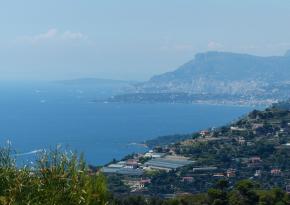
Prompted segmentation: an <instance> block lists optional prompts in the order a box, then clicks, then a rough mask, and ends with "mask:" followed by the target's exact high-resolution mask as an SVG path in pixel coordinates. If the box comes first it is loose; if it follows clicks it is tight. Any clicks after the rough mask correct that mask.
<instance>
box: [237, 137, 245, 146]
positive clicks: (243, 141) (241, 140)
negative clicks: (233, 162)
mask: <svg viewBox="0 0 290 205" xmlns="http://www.w3.org/2000/svg"><path fill="white" fill-rule="evenodd" d="M237 142H238V143H239V144H240V145H244V144H246V140H245V138H244V137H238V139H237Z"/></svg>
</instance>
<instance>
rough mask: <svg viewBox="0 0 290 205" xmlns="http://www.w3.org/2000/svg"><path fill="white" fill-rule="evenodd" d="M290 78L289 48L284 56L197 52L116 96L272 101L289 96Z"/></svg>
mask: <svg viewBox="0 0 290 205" xmlns="http://www.w3.org/2000/svg"><path fill="white" fill-rule="evenodd" d="M289 79H290V55H289V51H288V52H287V53H286V54H285V55H284V56H270V57H260V56H253V55H248V54H238V53H229V52H207V53H199V54H197V55H196V56H195V58H194V59H193V60H191V61H189V62H187V63H185V64H184V65H182V66H180V67H179V68H177V69H176V70H174V71H172V72H168V73H164V74H161V75H157V76H153V77H152V78H151V79H150V80H149V81H147V82H144V83H139V84H136V86H135V90H133V91H132V93H131V94H130V95H129V97H128V96H126V98H123V97H124V96H117V97H116V98H114V99H115V100H116V99H117V101H138V99H139V101H148V98H146V95H148V94H151V95H154V94H161V93H162V94H166V95H167V101H170V99H172V98H174V95H173V94H175V95H176V93H186V94H188V95H190V96H193V97H190V99H188V98H185V99H184V101H185V102H188V101H193V102H196V101H198V100H202V101H204V100H203V98H205V97H203V98H198V97H197V98H196V97H195V96H196V95H202V96H206V97H208V98H210V99H211V100H213V101H214V100H215V99H216V101H218V102H221V101H222V99H223V98H224V96H226V99H229V100H228V101H233V102H237V101H241V100H242V101H243V100H245V101H252V102H255V101H261V102H262V104H271V103H273V102H275V101H276V100H284V99H287V98H289V97H290V94H289V93H288V89H289V88H290V84H289ZM136 95H139V96H136ZM140 95H141V97H140ZM157 96H158V95H157ZM219 96H223V97H219ZM140 99H141V100H140ZM155 101H156V100H155ZM205 101H206V100H205Z"/></svg>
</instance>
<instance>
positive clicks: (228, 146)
mask: <svg viewBox="0 0 290 205" xmlns="http://www.w3.org/2000/svg"><path fill="white" fill-rule="evenodd" d="M289 107H290V104H289V103H279V104H276V105H273V106H271V107H269V108H267V109H265V110H263V111H259V110H254V111H252V112H251V113H249V114H248V115H247V116H245V117H243V118H241V119H239V120H238V121H236V122H234V123H232V124H230V125H226V126H223V127H220V128H216V129H209V130H203V131H200V132H197V133H193V134H191V135H184V136H181V135H177V136H172V137H171V139H170V141H169V144H167V145H165V143H163V142H162V140H163V139H162V138H159V139H157V140H156V144H158V145H162V146H155V147H154V149H153V152H149V153H146V154H144V155H140V154H139V155H132V156H129V157H128V158H126V159H124V160H125V161H127V162H130V163H132V162H133V161H134V162H135V163H136V164H135V165H136V166H134V167H132V170H130V171H129V170H126V173H124V172H116V173H112V172H110V173H106V174H108V176H109V179H111V177H117V178H119V179H120V180H121V181H123V182H124V183H125V184H127V185H128V186H129V187H131V184H132V183H133V182H138V180H139V179H142V180H144V179H146V180H147V181H148V183H147V184H145V186H144V187H142V188H136V187H131V189H129V191H130V192H133V193H136V192H137V193H146V194H149V195H155V194H156V193H158V195H161V196H163V195H166V194H173V195H176V194H179V193H203V192H206V191H207V190H208V189H210V188H212V187H213V186H214V185H215V184H216V183H217V182H218V181H219V180H221V179H223V180H226V181H227V182H228V183H229V186H230V187H231V186H233V185H234V184H235V183H237V182H238V181H239V180H243V179H251V180H253V181H254V182H255V183H258V184H260V188H264V189H269V188H273V187H280V188H281V189H284V190H285V189H286V187H287V190H288V191H290V186H289V185H290V174H289V173H290V162H289V157H290V152H289V150H290V146H289V145H290V110H289V109H288V108H289ZM174 138H176V139H177V140H179V141H178V142H176V141H175V140H174ZM164 140H165V141H166V140H167V139H166V138H164ZM172 142H174V143H172ZM153 144H154V140H153V141H150V145H151V146H152V145H153ZM125 161H124V163H125V164H126V162H125ZM115 163H116V162H115ZM116 166H120V163H116V165H114V164H113V165H109V167H108V168H110V167H111V171H112V167H116ZM134 170H139V171H138V174H136V175H135V174H134ZM106 171H107V170H106ZM141 171H142V172H141ZM135 173H137V172H135ZM133 175H134V176H133ZM115 180H116V178H115ZM109 181H110V180H109ZM115 188H116V187H115ZM116 190H123V191H124V189H121V188H118V189H115V191H116ZM116 192H118V191H116ZM122 193H123V192H122Z"/></svg>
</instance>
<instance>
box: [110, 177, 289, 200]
mask: <svg viewBox="0 0 290 205" xmlns="http://www.w3.org/2000/svg"><path fill="white" fill-rule="evenodd" d="M112 204H114V205H288V204H290V197H289V195H287V194H286V193H285V192H283V191H282V190H280V189H278V188H274V189H270V190H261V189H260V188H259V185H258V184H255V183H253V182H252V181H250V180H242V181H240V182H238V183H237V184H236V185H235V187H234V188H233V189H230V188H229V187H228V182H227V181H224V180H220V181H218V183H217V184H216V185H215V187H214V188H211V189H209V190H208V191H207V193H204V194H196V195H184V196H177V197H176V198H174V199H168V200H162V199H158V198H149V199H146V198H144V197H142V196H129V197H125V198H123V199H115V200H114V201H112Z"/></svg>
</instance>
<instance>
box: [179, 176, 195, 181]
mask: <svg viewBox="0 0 290 205" xmlns="http://www.w3.org/2000/svg"><path fill="white" fill-rule="evenodd" d="M181 181H182V182H193V177H182V179H181Z"/></svg>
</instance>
